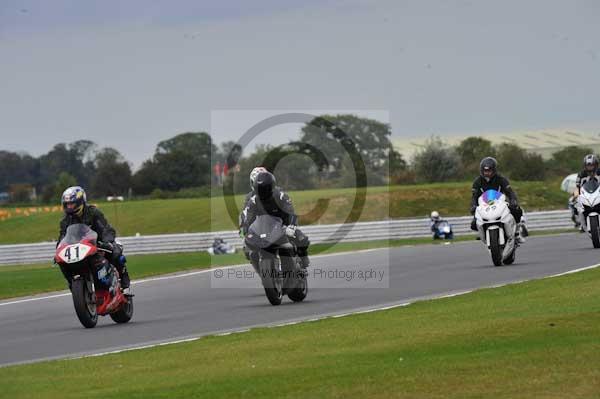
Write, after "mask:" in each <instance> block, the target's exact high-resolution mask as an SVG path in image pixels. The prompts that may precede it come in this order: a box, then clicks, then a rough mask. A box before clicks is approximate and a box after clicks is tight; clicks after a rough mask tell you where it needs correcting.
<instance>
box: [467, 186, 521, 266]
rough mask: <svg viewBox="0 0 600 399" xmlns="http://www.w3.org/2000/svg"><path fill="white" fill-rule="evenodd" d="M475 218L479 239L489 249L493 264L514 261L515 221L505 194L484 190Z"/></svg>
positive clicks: (499, 264) (515, 248)
mask: <svg viewBox="0 0 600 399" xmlns="http://www.w3.org/2000/svg"><path fill="white" fill-rule="evenodd" d="M475 220H476V222H477V230H478V232H479V236H480V237H481V241H482V242H483V243H484V244H485V245H486V246H487V248H488V249H489V251H490V254H491V256H492V262H493V263H494V265H495V266H501V265H502V264H503V263H504V264H505V265H510V264H512V263H514V261H515V257H516V250H517V245H516V243H515V233H516V229H517V223H516V222H515V218H514V217H513V216H512V214H511V213H510V209H509V208H508V203H507V202H506V196H505V195H504V194H502V193H500V192H498V191H496V190H488V191H486V192H484V193H483V194H482V195H481V196H480V197H479V200H478V206H477V209H476V210H475Z"/></svg>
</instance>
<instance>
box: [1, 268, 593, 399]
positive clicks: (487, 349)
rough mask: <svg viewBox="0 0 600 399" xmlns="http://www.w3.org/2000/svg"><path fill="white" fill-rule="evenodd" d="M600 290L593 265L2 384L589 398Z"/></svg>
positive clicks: (26, 393)
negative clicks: (576, 270) (395, 306)
mask: <svg viewBox="0 0 600 399" xmlns="http://www.w3.org/2000/svg"><path fill="white" fill-rule="evenodd" d="M599 289H600V270H598V269H593V270H588V271H585V272H580V273H576V274H571V275H566V276H562V277H557V278H551V279H542V280H537V281H532V282H527V283H521V284H514V285H509V286H505V287H500V288H494V289H483V290H479V291H476V292H473V293H471V294H466V295H462V296H458V297H452V298H445V299H439V300H432V301H422V302H417V303H415V304H412V305H410V306H407V307H403V308H396V309H390V310H386V311H379V312H373V313H367V314H361V315H354V316H349V317H342V318H329V319H325V320H321V321H316V322H309V323H302V324H298V325H293V326H286V327H278V328H259V329H253V330H251V331H249V332H246V333H241V334H234V335H229V336H213V337H206V338H202V339H199V340H197V341H193V342H188V343H182V344H175V345H168V346H162V347H156V348H149V349H143V350H136V351H131V352H125V353H121V354H114V355H107V356H102V357H94V358H86V359H79V360H67V361H54V362H45V363H38V364H31V365H24V366H15V367H8V368H2V369H0V392H2V396H4V397H7V398H30V397H35V398H61V399H67V398H80V397H87V398H105V397H111V396H115V395H118V396H122V397H127V398H132V399H134V398H144V399H147V398H192V397H211V398H231V397H249V398H250V397H268V396H271V395H273V393H274V392H276V393H277V397H283V398H288V397H289V398H294V397H303V398H306V397H308V398H321V397H322V398H345V399H347V398H365V397H368V398H427V399H432V398H434V399H435V398H488V397H493V398H511V399H512V398H533V397H536V398H542V397H543V398H557V399H558V398H560V399H562V398H567V397H568V398H592V397H597V395H598V392H600V365H599V364H598V358H599V357H600V329H598V325H600V303H599V302H598V291H599ZM299 306H302V305H299ZM232 354H235V356H232ZM111 372H112V373H113V374H112V375H113V377H110V375H111ZM117 374H118V375H119V377H118V378H115V377H114V375H117Z"/></svg>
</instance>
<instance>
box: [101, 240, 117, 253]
mask: <svg viewBox="0 0 600 399" xmlns="http://www.w3.org/2000/svg"><path fill="white" fill-rule="evenodd" d="M102 248H103V249H106V250H107V251H110V252H114V251H115V245H114V244H113V243H112V242H103V243H102Z"/></svg>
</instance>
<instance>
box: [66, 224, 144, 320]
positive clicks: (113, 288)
mask: <svg viewBox="0 0 600 399" xmlns="http://www.w3.org/2000/svg"><path fill="white" fill-rule="evenodd" d="M98 252H103V253H104V254H106V253H111V251H109V250H107V249H105V248H103V247H102V243H100V242H98V234H97V233H96V232H95V231H93V230H92V229H91V228H90V227H89V226H87V225H85V224H73V225H71V226H69V227H68V228H67V232H66V235H65V237H64V238H63V239H62V241H61V242H60V243H59V244H58V247H56V255H55V257H54V259H55V261H56V263H58V264H59V265H60V266H61V267H62V268H63V270H66V271H68V272H69V273H70V274H71V277H72V279H71V281H72V283H71V294H72V296H73V305H74V306H75V313H77V317H78V318H79V321H80V322H81V324H83V326H84V327H85V328H93V327H95V326H96V323H98V315H100V316H106V315H109V316H110V318H111V319H113V321H115V322H116V323H127V322H128V321H129V320H131V317H132V316H133V296H132V295H124V294H123V291H122V290H121V284H120V280H119V272H118V270H117V269H116V268H115V267H114V266H113V265H111V264H110V262H106V265H105V266H102V267H100V268H97V267H95V266H94V265H92V262H91V258H92V256H93V255H95V254H97V253H98Z"/></svg>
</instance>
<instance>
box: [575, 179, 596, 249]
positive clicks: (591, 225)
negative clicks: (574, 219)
mask: <svg viewBox="0 0 600 399" xmlns="http://www.w3.org/2000/svg"><path fill="white" fill-rule="evenodd" d="M577 201H578V204H579V211H580V212H581V224H582V227H583V228H584V229H585V231H587V233H588V235H589V236H590V238H591V239H592V244H593V245H594V248H600V184H599V183H598V180H597V179H596V178H590V179H589V180H588V181H587V182H585V183H584V185H583V186H582V187H581V193H580V194H579V197H577Z"/></svg>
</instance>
